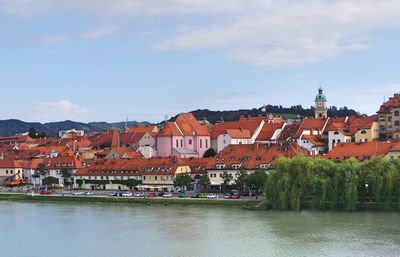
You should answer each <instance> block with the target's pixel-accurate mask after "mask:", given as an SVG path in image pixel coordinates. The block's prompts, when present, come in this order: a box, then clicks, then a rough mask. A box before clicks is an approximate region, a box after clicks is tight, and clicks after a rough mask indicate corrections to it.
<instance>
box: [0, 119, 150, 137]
mask: <svg viewBox="0 0 400 257" xmlns="http://www.w3.org/2000/svg"><path fill="white" fill-rule="evenodd" d="M149 124H150V123H149V122H138V121H129V122H128V127H134V126H138V125H149ZM125 125H126V124H125V122H116V123H107V122H90V123H83V122H75V121H71V120H66V121H60V122H49V123H39V122H24V121H21V120H16V119H10V120H0V136H13V135H15V134H18V133H25V132H28V131H29V129H30V128H34V129H35V130H36V131H38V132H44V133H46V135H50V136H57V135H58V131H60V130H69V129H79V130H84V131H86V132H93V131H105V130H109V129H124V128H125Z"/></svg>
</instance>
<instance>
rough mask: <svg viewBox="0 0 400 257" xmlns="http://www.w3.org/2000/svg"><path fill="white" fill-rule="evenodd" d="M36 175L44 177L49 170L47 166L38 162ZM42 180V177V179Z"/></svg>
mask: <svg viewBox="0 0 400 257" xmlns="http://www.w3.org/2000/svg"><path fill="white" fill-rule="evenodd" d="M35 173H36V175H37V176H38V177H39V180H40V178H41V177H42V178H43V177H46V176H47V174H48V173H49V171H48V170H47V166H46V164H44V163H40V164H39V165H38V167H37V168H36V170H35ZM42 180H43V179H42Z"/></svg>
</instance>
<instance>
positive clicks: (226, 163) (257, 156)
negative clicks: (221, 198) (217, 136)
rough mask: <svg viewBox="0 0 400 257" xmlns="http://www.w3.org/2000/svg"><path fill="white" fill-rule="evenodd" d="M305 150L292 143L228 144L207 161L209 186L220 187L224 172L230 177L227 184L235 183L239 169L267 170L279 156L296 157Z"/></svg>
mask: <svg viewBox="0 0 400 257" xmlns="http://www.w3.org/2000/svg"><path fill="white" fill-rule="evenodd" d="M301 155H304V156H305V155H307V152H306V151H305V150H303V149H302V148H300V147H298V146H297V145H296V144H293V143H287V144H285V143H281V144H248V145H230V146H228V147H226V148H225V149H224V150H223V151H221V152H219V153H218V154H217V155H216V156H214V157H213V158H211V159H210V160H209V161H208V163H207V175H208V177H209V179H210V182H211V187H213V188H215V189H219V190H220V189H221V186H222V185H223V183H224V179H223V175H224V173H225V172H226V173H227V174H229V175H230V176H231V177H232V180H231V181H230V182H229V183H228V184H229V185H231V184H234V183H235V179H236V178H237V177H238V176H239V173H240V171H241V170H244V171H246V172H247V174H252V173H254V172H255V171H256V170H263V171H265V172H268V170H270V169H271V168H272V166H273V165H274V164H275V162H276V161H277V160H278V158H279V157H296V156H301Z"/></svg>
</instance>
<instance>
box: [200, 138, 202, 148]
mask: <svg viewBox="0 0 400 257" xmlns="http://www.w3.org/2000/svg"><path fill="white" fill-rule="evenodd" d="M200 148H203V139H200Z"/></svg>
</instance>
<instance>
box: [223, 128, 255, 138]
mask: <svg viewBox="0 0 400 257" xmlns="http://www.w3.org/2000/svg"><path fill="white" fill-rule="evenodd" d="M226 134H228V135H229V136H230V137H231V138H234V139H241V138H245V139H250V138H251V133H250V130H248V129H227V130H226Z"/></svg>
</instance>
